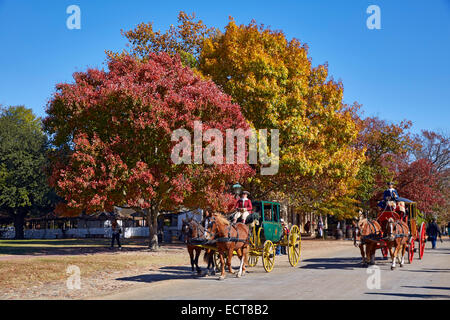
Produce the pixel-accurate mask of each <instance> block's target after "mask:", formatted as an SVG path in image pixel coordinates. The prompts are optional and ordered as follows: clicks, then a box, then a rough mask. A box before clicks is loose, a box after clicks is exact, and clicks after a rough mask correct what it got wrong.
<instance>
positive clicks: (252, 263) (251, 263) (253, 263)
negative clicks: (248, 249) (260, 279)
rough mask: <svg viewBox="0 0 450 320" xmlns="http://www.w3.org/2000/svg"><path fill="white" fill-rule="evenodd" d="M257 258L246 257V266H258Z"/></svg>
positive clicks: (253, 256)
mask: <svg viewBox="0 0 450 320" xmlns="http://www.w3.org/2000/svg"><path fill="white" fill-rule="evenodd" d="M258 258H259V257H258V256H255V255H250V256H249V257H248V266H249V267H254V266H256V265H257V264H258Z"/></svg>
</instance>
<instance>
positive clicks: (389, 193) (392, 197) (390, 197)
mask: <svg viewBox="0 0 450 320" xmlns="http://www.w3.org/2000/svg"><path fill="white" fill-rule="evenodd" d="M397 199H398V192H397V190H395V189H394V183H393V182H389V183H388V189H386V190H385V191H384V193H383V200H384V201H386V202H388V201H397Z"/></svg>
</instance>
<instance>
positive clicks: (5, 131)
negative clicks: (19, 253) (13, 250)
mask: <svg viewBox="0 0 450 320" xmlns="http://www.w3.org/2000/svg"><path fill="white" fill-rule="evenodd" d="M46 149H47V137H46V135H45V134H44V132H43V131H42V128H41V120H40V119H39V118H37V117H36V116H35V115H34V114H33V112H32V110H31V109H27V108H25V107H23V106H18V107H8V108H1V109H0V211H2V212H5V213H7V214H9V215H10V216H11V218H12V219H13V220H14V227H15V230H16V235H15V238H16V239H23V238H24V230H23V229H24V219H25V217H26V216H27V215H29V214H34V215H36V214H39V213H42V212H45V211H47V210H49V209H50V208H51V205H52V203H53V202H54V201H55V200H56V199H55V198H54V194H53V193H52V191H51V189H50V187H49V186H48V183H47V177H46V174H45V171H44V168H45V165H46Z"/></svg>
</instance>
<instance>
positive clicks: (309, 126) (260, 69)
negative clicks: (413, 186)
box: [199, 19, 363, 212]
mask: <svg viewBox="0 0 450 320" xmlns="http://www.w3.org/2000/svg"><path fill="white" fill-rule="evenodd" d="M199 69H200V70H201V72H202V73H203V74H204V75H205V76H208V77H211V78H212V79H213V80H214V82H215V83H217V84H218V85H220V86H221V87H222V88H223V89H224V91H225V92H227V93H228V94H230V95H231V96H232V97H233V99H234V101H236V102H237V103H238V104H239V105H240V106H241V107H242V112H243V114H244V116H245V117H246V119H248V120H249V121H250V123H251V125H252V126H253V127H254V128H257V129H261V128H275V129H278V130H279V132H280V146H281V148H280V170H279V174H278V175H276V176H273V177H256V178H255V179H252V180H250V183H249V184H250V187H253V189H254V190H255V192H256V193H257V194H258V193H259V195H260V196H264V195H266V196H267V194H269V193H270V192H272V191H275V190H276V191H280V190H281V191H283V192H284V193H285V195H286V196H288V197H294V198H300V199H301V200H302V201H301V204H302V206H303V209H304V210H308V211H310V212H311V211H316V210H317V208H319V207H320V206H321V204H324V203H326V202H327V201H332V200H336V199H338V198H339V197H342V196H345V195H348V194H349V192H350V190H349V185H351V183H350V181H351V180H352V179H354V177H355V175H356V173H357V171H358V167H359V164H360V162H361V161H362V159H363V155H362V152H360V151H358V150H356V148H354V147H353V145H352V143H353V142H354V141H355V139H356V136H357V134H358V130H357V126H356V123H355V121H354V120H353V117H354V112H355V107H354V106H347V105H345V104H344V103H343V92H344V89H343V84H342V83H341V82H336V81H334V80H333V79H332V78H330V77H329V74H328V66H327V65H326V64H325V65H318V66H316V67H314V66H313V65H312V63H311V58H310V57H309V56H308V47H307V45H306V44H302V43H301V42H300V41H299V40H297V39H292V40H288V39H286V36H285V35H284V33H283V32H281V31H274V30H271V29H269V28H266V27H264V26H263V25H260V26H258V25H257V24H256V23H255V22H251V23H250V24H249V25H237V24H236V23H235V21H234V20H233V19H231V20H230V22H229V24H228V25H227V26H226V28H225V32H224V33H223V34H222V35H220V36H216V37H213V38H208V39H206V40H205V41H204V44H203V49H202V51H201V55H200V66H199Z"/></svg>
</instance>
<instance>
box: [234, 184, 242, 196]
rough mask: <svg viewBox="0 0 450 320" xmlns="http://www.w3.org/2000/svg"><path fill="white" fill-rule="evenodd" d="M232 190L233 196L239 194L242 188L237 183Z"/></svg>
mask: <svg viewBox="0 0 450 320" xmlns="http://www.w3.org/2000/svg"><path fill="white" fill-rule="evenodd" d="M232 188H233V192H234V194H235V195H239V194H241V191H242V186H241V185H240V184H239V183H236V184H233V186H232Z"/></svg>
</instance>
